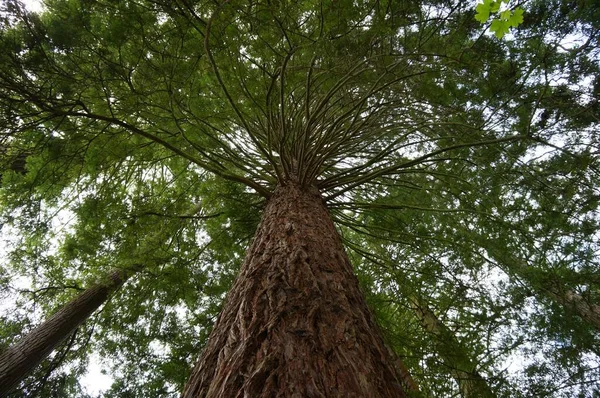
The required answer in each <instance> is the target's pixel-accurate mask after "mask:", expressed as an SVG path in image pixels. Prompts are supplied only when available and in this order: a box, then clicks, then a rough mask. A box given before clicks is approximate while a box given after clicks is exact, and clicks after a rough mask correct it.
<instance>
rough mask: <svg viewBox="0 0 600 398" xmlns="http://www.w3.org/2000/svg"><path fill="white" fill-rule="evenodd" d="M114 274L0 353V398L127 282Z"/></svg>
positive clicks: (124, 274)
mask: <svg viewBox="0 0 600 398" xmlns="http://www.w3.org/2000/svg"><path fill="white" fill-rule="evenodd" d="M128 275H129V274H128V273H126V272H124V271H119V270H117V271H113V272H112V273H111V274H110V275H109V277H108V279H107V280H106V281H103V282H102V283H97V284H94V285H92V286H91V287H89V288H87V289H86V290H85V291H83V292H82V293H81V294H80V295H79V296H77V297H76V298H74V299H73V300H72V301H70V302H69V303H68V304H66V305H65V306H64V307H62V308H61V309H60V310H59V311H58V312H56V313H55V314H54V315H52V316H51V317H50V318H48V319H47V320H46V321H44V322H43V323H42V324H41V325H39V326H38V327H36V328H35V329H33V330H32V331H31V332H29V333H28V334H27V335H25V336H23V337H22V338H21V339H20V340H19V341H17V342H16V343H15V344H14V345H12V346H11V347H9V348H7V349H6V350H4V351H3V352H2V353H0V397H4V396H6V395H7V394H8V393H9V392H10V391H11V390H13V389H14V388H15V387H16V386H17V385H18V383H19V382H20V381H21V380H22V379H23V378H24V377H25V376H27V375H28V374H29V373H30V372H31V371H32V370H33V369H34V368H35V366H37V365H38V364H39V363H40V362H41V361H42V360H43V359H44V358H46V357H47V356H48V355H49V354H50V353H51V352H52V350H53V349H54V348H55V347H56V346H57V345H58V344H59V343H60V342H62V341H63V340H65V339H66V338H67V337H68V336H69V335H70V334H71V333H73V332H74V331H75V329H77V327H79V325H81V324H82V323H83V321H85V320H86V319H87V318H88V317H89V316H90V315H91V314H92V313H93V312H94V311H96V309H98V307H100V306H101V305H102V304H103V303H104V302H105V301H106V299H107V298H108V296H109V295H110V293H111V292H113V291H115V290H116V289H117V288H119V287H120V286H121V285H122V284H123V283H124V282H125V280H126V279H127V277H128Z"/></svg>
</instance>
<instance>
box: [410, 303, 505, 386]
mask: <svg viewBox="0 0 600 398" xmlns="http://www.w3.org/2000/svg"><path fill="white" fill-rule="evenodd" d="M411 305H412V307H413V310H414V311H415V313H416V314H417V316H418V317H419V320H420V321H421V325H422V326H423V328H424V329H425V330H426V331H427V332H429V333H431V334H432V335H433V337H434V339H435V341H436V351H437V353H438V354H439V356H440V357H441V359H442V361H443V362H444V363H445V364H446V365H447V366H448V367H449V368H450V373H451V374H452V377H454V379H455V380H456V382H457V384H458V387H459V389H460V392H461V396H463V397H464V398H494V397H496V394H494V392H493V391H492V389H491V388H490V386H489V385H488V383H487V381H486V380H485V379H484V378H483V377H482V376H481V374H479V372H478V371H477V367H476V366H475V364H474V363H473V361H472V360H471V356H470V353H469V350H468V349H467V347H465V346H464V345H463V344H462V343H461V342H460V341H459V340H458V339H457V338H456V336H455V335H454V333H453V332H452V331H451V330H450V329H448V327H447V326H446V325H444V323H443V322H442V321H440V320H439V318H438V317H437V316H436V315H435V314H434V313H433V311H432V310H431V309H430V308H429V306H428V305H427V303H425V302H424V301H423V300H420V299H419V298H417V297H412V298H411Z"/></svg>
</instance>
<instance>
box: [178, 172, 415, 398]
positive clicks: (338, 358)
mask: <svg viewBox="0 0 600 398" xmlns="http://www.w3.org/2000/svg"><path fill="white" fill-rule="evenodd" d="M405 384H406V382H405V381H404V378H403V376H402V372H401V371H399V370H398V369H397V367H396V366H395V365H394V358H393V356H392V354H391V353H390V351H389V350H388V349H387V348H386V347H385V345H384V343H383V340H382V338H381V335H380V333H379V329H378V327H377V325H376V324H375V323H374V320H373V318H372V316H371V313H370V311H369V309H368V308H367V305H366V303H365V300H364V297H363V295H362V293H361V291H360V288H359V285H358V280H357V278H356V277H355V276H354V273H353V271H352V267H351V265H350V263H349V260H348V257H347V256H346V253H345V252H344V249H343V247H342V244H341V241H340V238H339V235H338V233H337V231H336V229H335V227H334V225H333V222H332V221H331V218H330V216H329V214H328V212H327V209H326V208H325V206H324V203H323V201H322V199H321V196H320V194H319V192H318V191H317V190H316V189H314V188H311V189H306V190H302V189H300V188H299V187H298V186H296V185H295V184H293V183H290V184H287V185H284V186H280V187H278V188H277V189H276V191H275V193H274V194H273V196H272V197H271V199H270V200H269V203H268V205H267V208H266V209H265V214H264V215H263V219H262V222H261V224H260V226H259V227H258V230H257V232H256V235H255V238H254V241H253V243H252V245H251V247H250V249H249V250H248V253H247V255H246V259H245V261H244V263H243V265H242V269H241V271H240V275H239V276H238V279H237V280H236V282H235V283H234V285H233V287H232V289H231V291H230V293H229V295H228V297H227V301H226V304H225V307H224V309H223V311H222V312H221V315H220V316H219V319H218V320H217V323H216V325H215V329H214V330H213V333H212V334H211V336H210V338H209V341H208V344H207V347H206V348H205V351H204V353H203V355H202V357H201V359H200V360H199V361H198V363H197V364H196V366H195V368H194V370H193V372H192V375H191V377H190V379H189V381H188V384H187V385H186V388H185V390H184V393H183V396H184V397H186V398H191V397H219V398H229V397H253V398H254V397H373V398H374V397H403V396H405V393H404V389H405V388H406V387H404V386H405Z"/></svg>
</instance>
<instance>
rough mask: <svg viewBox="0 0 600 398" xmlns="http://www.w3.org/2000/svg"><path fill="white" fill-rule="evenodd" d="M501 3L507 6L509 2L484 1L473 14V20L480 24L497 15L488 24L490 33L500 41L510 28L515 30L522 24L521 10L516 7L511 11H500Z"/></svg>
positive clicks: (505, 0)
mask: <svg viewBox="0 0 600 398" xmlns="http://www.w3.org/2000/svg"><path fill="white" fill-rule="evenodd" d="M503 3H507V4H508V3H509V0H484V1H483V3H478V4H477V7H476V11H477V13H476V14H475V19H476V20H477V21H479V22H481V23H482V24H485V23H487V22H488V20H489V19H490V16H491V15H492V14H498V15H497V17H495V18H494V19H493V20H492V23H491V24H490V31H491V32H493V33H494V35H496V37H497V38H498V39H502V38H503V37H504V35H505V34H507V33H508V32H509V30H510V28H516V27H517V26H519V25H520V24H522V23H523V12H524V11H523V9H522V8H521V7H516V8H515V9H513V10H510V9H506V10H503V9H501V8H502V4H503Z"/></svg>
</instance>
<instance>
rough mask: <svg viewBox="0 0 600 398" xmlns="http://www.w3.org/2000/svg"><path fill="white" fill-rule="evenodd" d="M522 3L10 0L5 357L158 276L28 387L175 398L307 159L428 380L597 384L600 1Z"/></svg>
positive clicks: (559, 390)
mask: <svg viewBox="0 0 600 398" xmlns="http://www.w3.org/2000/svg"><path fill="white" fill-rule="evenodd" d="M487 3H490V2H489V1H488V2H487ZM495 3H498V4H500V2H495ZM518 6H519V8H518V9H519V10H521V11H522V12H516V11H515V14H518V15H520V16H522V18H523V19H522V23H520V24H519V23H518V21H515V20H509V18H512V17H510V16H509V15H508V14H505V17H506V18H505V19H504V21H505V22H507V23H508V24H509V25H510V26H511V27H512V28H511V30H510V32H509V33H508V34H506V35H504V37H503V38H502V39H501V40H500V39H498V38H497V37H496V36H495V35H494V34H492V33H491V32H490V31H489V28H490V27H491V25H492V24H494V20H492V19H490V20H489V21H487V22H485V24H484V25H482V24H481V23H480V20H481V19H482V18H478V19H476V18H475V16H476V8H475V5H474V4H469V3H466V2H462V1H422V2H417V1H403V0H387V1H385V0H381V1H370V0H356V1H350V0H322V1H315V0H308V1H299V2H289V1H280V0H250V1H239V0H229V1H193V0H177V1H161V0H153V1H146V0H136V1H112V0H102V1H80V0H46V1H45V10H44V11H43V12H42V13H39V14H36V13H32V12H28V11H27V10H26V9H25V8H24V7H23V6H22V5H21V4H20V3H18V2H15V1H13V0H10V1H6V2H4V3H3V5H2V7H3V9H2V12H1V14H0V18H1V28H0V165H1V167H2V169H1V173H2V181H1V186H0V212H1V213H0V220H1V221H0V222H1V223H2V236H3V240H4V246H3V249H2V250H3V251H2V256H1V258H2V261H1V262H0V286H1V289H0V291H2V292H3V293H2V294H3V297H2V298H3V299H4V301H5V302H6V303H9V304H5V307H6V308H8V309H9V311H7V312H6V313H5V314H3V315H1V322H0V349H2V348H3V347H6V346H8V345H10V344H11V343H12V342H14V341H15V340H16V339H17V338H18V337H19V336H21V335H23V334H26V333H27V331H28V330H31V329H32V328H33V327H34V326H35V325H36V324H37V323H39V322H40V320H42V319H43V318H44V317H45V316H47V315H48V314H51V313H53V312H55V311H56V310H57V309H58V308H60V307H61V305H63V304H64V303H66V302H68V301H69V300H70V299H71V298H73V297H74V296H75V295H76V294H77V293H78V292H79V291H81V290H82V289H84V288H85V287H86V286H88V285H89V284H90V283H92V282H94V281H97V280H101V279H102V278H103V277H106V275H107V274H108V273H109V272H110V270H112V269H115V268H116V269H132V268H136V269H137V268H141V271H139V272H137V274H136V275H135V276H133V277H132V278H131V279H130V280H128V281H127V282H126V283H125V285H124V286H123V287H122V288H121V289H120V290H119V291H117V292H116V293H115V294H114V295H113V296H112V298H111V300H110V301H109V302H107V304H106V305H105V306H104V307H103V308H102V310H101V311H100V312H98V313H96V314H95V315H94V316H93V317H92V318H91V319H90V320H89V321H88V322H87V323H85V324H84V325H83V326H82V327H80V328H79V329H78V331H77V332H76V333H75V334H73V335H72V336H71V338H70V339H68V340H67V341H66V342H65V343H64V344H63V345H62V346H61V348H60V349H59V350H57V351H56V352H55V353H54V354H53V355H52V356H51V357H50V358H49V359H48V360H47V361H46V362H44V363H43V364H42V365H41V366H40V367H39V368H38V369H37V370H36V373H34V374H33V375H31V376H30V377H29V378H27V379H26V380H25V381H24V382H23V384H22V386H21V387H22V388H21V391H19V392H15V393H14V394H13V396H15V397H18V396H32V395H34V394H37V396H52V392H53V391H54V392H57V391H59V392H61V394H62V395H61V396H84V392H83V390H82V388H83V387H82V386H81V384H80V382H79V379H80V377H81V376H82V375H83V374H84V373H85V372H86V369H87V367H88V364H89V361H90V356H91V355H92V353H98V354H99V355H100V356H101V357H103V358H106V360H105V362H104V364H105V366H106V371H107V372H108V373H109V374H110V375H111V377H112V378H113V379H114V383H113V385H112V387H111V388H110V390H108V391H106V392H105V396H122V397H128V396H130V397H142V396H157V397H158V396H164V397H167V396H176V395H177V394H178V393H179V392H180V391H181V390H182V387H183V385H184V383H185V381H186V379H187V377H188V375H189V373H190V369H191V366H192V365H193V363H194V362H195V361H196V359H197V357H198V355H199V353H200V352H201V350H202V347H203V346H204V344H205V342H206V339H207V336H208V334H209V332H210V330H211V327H212V325H213V323H214V321H215V319H216V316H217V315H218V313H219V309H220V308H221V304H222V301H223V299H224V297H225V294H226V292H227V291H228V289H229V287H230V286H231V283H232V281H233V279H234V278H235V276H236V272H237V270H238V268H239V265H240V262H241V259H242V258H243V256H244V252H245V249H246V248H247V246H248V245H249V241H250V239H251V238H252V236H253V234H254V231H255V229H256V226H257V224H258V222H259V220H260V216H261V212H262V209H263V208H264V206H265V202H266V200H267V199H268V198H269V196H270V195H271V193H272V192H273V190H274V188H275V187H276V185H277V183H278V181H281V180H282V178H284V177H285V176H289V175H291V174H294V175H297V176H298V179H299V180H300V182H301V183H302V184H305V185H315V186H316V187H317V188H318V189H319V190H320V191H321V193H322V195H323V196H324V198H325V200H326V203H327V206H328V208H329V209H330V212H331V215H332V217H333V219H334V221H335V223H336V226H337V227H338V229H339V232H340V233H341V235H342V238H343V241H344V244H345V247H346V250H347V252H348V254H349V256H350V257H351V259H352V262H353V266H354V268H355V272H356V274H357V276H358V277H359V279H360V281H361V284H362V288H363V290H364V292H365V294H366V296H367V300H368V302H369V304H370V306H371V309H372V311H373V312H374V313H375V316H376V318H377V320H378V322H379V324H380V326H381V328H382V330H383V333H384V335H385V338H386V341H387V343H388V344H389V345H390V346H391V347H392V348H393V349H394V351H395V352H396V353H397V354H398V355H399V357H400V358H401V359H402V361H403V363H404V364H405V365H406V367H407V368H408V370H409V371H410V373H411V375H412V377H413V379H414V381H415V383H416V384H417V385H418V387H419V389H420V390H421V392H422V394H423V395H424V396H468V394H469V391H473V389H478V390H477V391H479V392H480V393H479V395H477V393H475V395H472V396H484V395H483V394H484V392H482V391H484V390H485V391H488V390H489V391H493V394H495V395H496V396H507V397H528V396H536V397H543V396H552V397H562V396H564V397H572V396H581V397H586V396H595V395H594V394H600V382H599V381H598V380H599V379H600V358H599V355H600V299H599V294H600V276H599V275H600V264H599V254H600V253H599V249H600V247H599V246H598V239H599V236H600V235H599V228H600V226H599V218H598V207H599V204H600V189H599V187H600V186H599V182H598V177H599V170H598V167H599V160H600V159H599V154H600V152H599V151H600V142H599V135H598V134H597V131H598V124H599V121H600V103H599V102H598V101H599V97H600V81H599V80H598V76H600V70H599V69H600V62H599V61H600V52H599V46H600V42H599V31H598V29H599V27H600V8H599V7H598V5H596V4H595V3H594V2H592V1H586V0H579V1H566V0H550V1H548V0H544V1H542V0H539V1H538V0H529V1H524V2H522V3H519V4H518ZM511 15H512V14H511ZM500 18H504V17H500ZM486 20H487V19H486ZM502 29H504V28H502ZM506 29H508V28H506ZM492 30H493V31H497V29H496V30H494V29H492ZM473 380H476V382H473ZM471 393H472V394H473V392H471ZM485 393H487V392H485Z"/></svg>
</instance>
